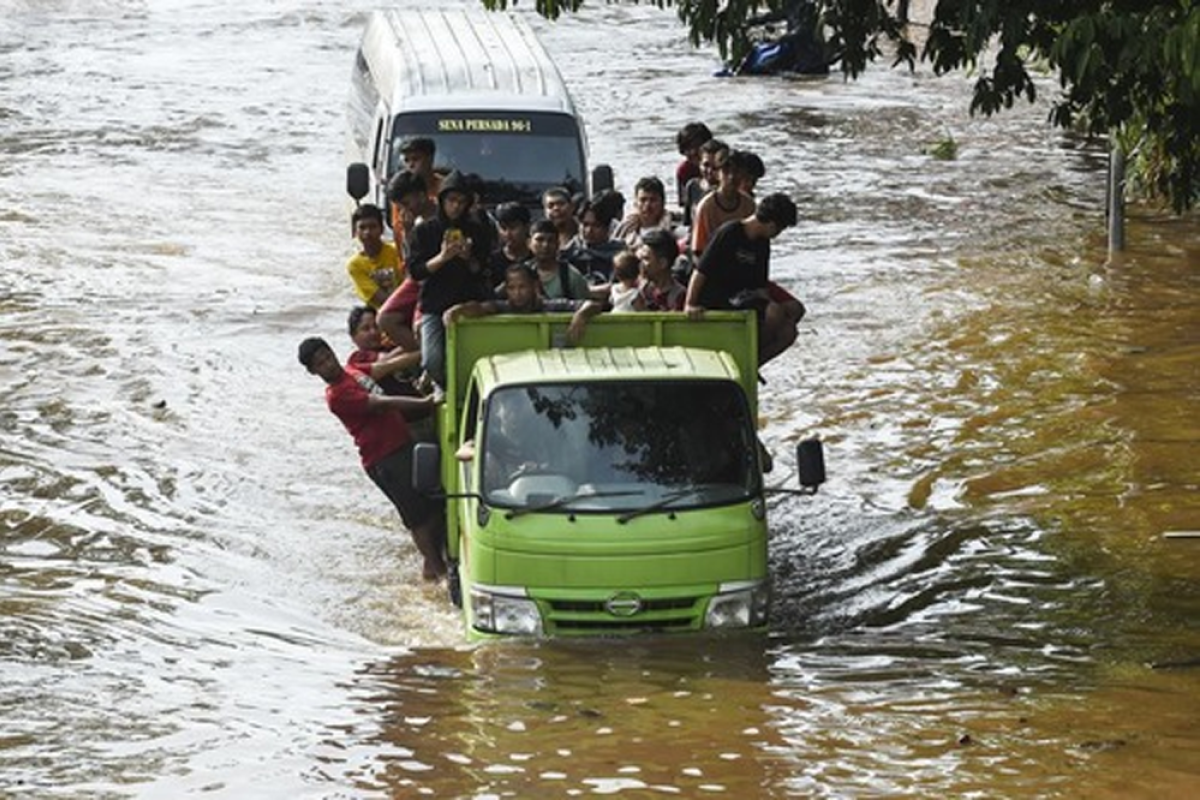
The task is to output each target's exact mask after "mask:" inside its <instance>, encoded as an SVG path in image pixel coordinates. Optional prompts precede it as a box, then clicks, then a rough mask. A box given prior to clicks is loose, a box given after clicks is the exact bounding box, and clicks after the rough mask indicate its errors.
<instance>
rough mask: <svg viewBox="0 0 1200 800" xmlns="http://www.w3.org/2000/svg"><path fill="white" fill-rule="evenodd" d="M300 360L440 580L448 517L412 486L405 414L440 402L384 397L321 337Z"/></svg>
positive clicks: (308, 343) (429, 573)
mask: <svg viewBox="0 0 1200 800" xmlns="http://www.w3.org/2000/svg"><path fill="white" fill-rule="evenodd" d="M299 357H300V363H301V364H303V365H304V368H305V369H307V370H308V371H309V372H310V373H311V374H313V375H318V376H320V378H321V379H322V380H323V381H325V383H326V387H325V402H326V403H327V404H328V406H329V410H330V411H332V412H333V413H334V415H335V416H336V417H337V418H338V419H340V420H341V421H342V424H343V425H344V426H345V427H346V430H347V431H349V433H350V435H351V436H352V437H353V438H354V444H355V445H357V446H358V452H359V456H360V457H361V458H362V465H363V469H365V470H366V472H367V475H368V476H369V477H370V478H371V480H372V481H373V482H374V483H375V485H376V486H378V487H379V489H380V491H382V492H383V493H384V494H385V495H387V498H388V499H389V500H391V501H392V505H394V506H395V507H396V510H397V511H399V512H400V518H401V519H402V520H403V521H404V525H405V526H406V527H407V528H408V530H409V532H410V533H411V535H412V539H413V543H414V544H416V546H417V550H418V551H419V552H420V553H421V556H422V558H423V559H424V561H425V564H424V568H423V569H422V575H423V577H424V578H425V580H428V581H435V580H438V579H439V578H441V577H442V576H443V575H445V574H446V562H445V559H444V558H443V556H442V551H443V549H444V547H445V542H446V518H445V514H444V510H443V508H442V506H441V504H439V503H437V502H435V501H433V500H431V499H430V498H428V497H426V496H425V495H422V494H420V493H418V492H417V491H416V490H415V489H414V488H413V486H412V452H413V444H414V440H413V436H412V434H411V433H410V431H409V429H408V423H407V422H405V419H404V415H405V414H406V413H413V414H416V413H420V412H426V413H427V412H429V411H430V410H432V408H433V406H434V405H435V404H436V402H437V401H435V400H434V399H433V398H430V397H421V398H417V397H394V396H390V395H387V394H384V392H383V390H382V389H380V388H379V385H378V384H377V383H375V381H373V380H372V379H371V378H370V377H369V376H368V375H364V374H363V373H361V372H356V371H354V370H347V369H343V368H342V365H341V364H340V363H338V359H337V356H336V355H334V353H333V349H332V348H331V347H330V346H329V344H328V343H327V342H326V341H325V340H324V339H321V338H318V337H311V338H308V339H305V340H304V341H303V342H301V343H300V351H299Z"/></svg>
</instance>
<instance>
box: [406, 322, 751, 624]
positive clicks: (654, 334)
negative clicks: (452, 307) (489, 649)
mask: <svg viewBox="0 0 1200 800" xmlns="http://www.w3.org/2000/svg"><path fill="white" fill-rule="evenodd" d="M569 319H570V318H569V316H568V315H557V314H545V315H518V316H508V317H487V318H480V319H466V320H460V321H459V322H457V323H456V324H455V325H454V326H452V327H451V328H450V329H449V330H448V332H447V335H448V338H447V355H448V385H447V387H446V402H445V404H444V405H443V407H442V409H441V414H440V418H439V433H440V440H441V441H440V447H438V446H434V445H422V446H419V452H418V455H417V467H416V470H415V471H416V473H417V479H418V488H421V489H423V490H425V491H440V492H442V493H444V495H445V496H446V498H447V521H448V526H449V528H448V530H449V555H450V561H451V565H452V566H451V570H452V575H451V595H452V598H453V599H454V600H455V601H456V602H458V603H459V604H460V605H461V606H462V608H463V612H464V615H465V618H466V622H467V626H468V629H469V631H470V632H471V633H472V634H474V635H477V636H488V635H504V634H516V635H527V636H585V635H604V634H608V635H612V634H624V633H633V632H659V633H669V632H679V631H697V630H704V629H722V630H724V629H748V628H759V627H762V626H764V625H765V624H766V620H767V612H768V608H769V595H770V590H769V576H768V572H767V520H766V504H765V500H764V486H763V476H762V468H761V464H760V456H759V453H760V450H759V446H758V439H757V434H756V431H755V420H756V408H755V400H756V397H755V393H756V390H757V372H756V369H755V364H756V357H755V354H756V352H757V346H756V341H755V327H754V318H753V316H752V315H750V314H746V313H741V312H713V313H710V314H707V315H706V316H705V319H703V320H699V321H694V320H688V319H687V318H686V317H684V316H683V315H680V314H652V313H646V314H613V315H601V316H599V317H597V318H595V319H594V320H592V322H591V323H590V324H589V325H588V328H587V332H586V333H585V336H584V339H583V341H582V342H580V343H579V346H578V347H573V348H567V347H563V346H561V344H562V342H563V341H564V334H565V330H566V327H567V324H568V323H569Z"/></svg>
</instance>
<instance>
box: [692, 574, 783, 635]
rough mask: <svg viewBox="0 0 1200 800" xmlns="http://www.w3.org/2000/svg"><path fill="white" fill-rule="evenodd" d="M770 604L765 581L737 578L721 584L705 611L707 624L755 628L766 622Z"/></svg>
mask: <svg viewBox="0 0 1200 800" xmlns="http://www.w3.org/2000/svg"><path fill="white" fill-rule="evenodd" d="M770 604H771V592H770V587H769V585H768V584H767V582H766V581H738V582H736V583H726V584H722V585H721V589H720V591H719V593H718V594H717V595H716V596H715V597H713V599H712V600H710V601H709V603H708V611H707V612H705V614H704V627H706V628H757V627H759V626H760V625H766V624H767V610H768V608H769V607H770Z"/></svg>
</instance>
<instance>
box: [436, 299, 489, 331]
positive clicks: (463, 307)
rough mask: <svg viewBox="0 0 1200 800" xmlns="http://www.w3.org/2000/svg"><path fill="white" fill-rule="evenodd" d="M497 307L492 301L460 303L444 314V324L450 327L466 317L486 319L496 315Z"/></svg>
mask: <svg viewBox="0 0 1200 800" xmlns="http://www.w3.org/2000/svg"><path fill="white" fill-rule="evenodd" d="M496 311H497V306H496V304H495V303H494V302H492V301H491V300H485V301H483V302H480V301H478V300H468V301H467V302H465V303H459V304H458V305H456V306H451V307H450V308H447V309H446V311H445V313H443V314H442V324H443V325H445V326H446V327H450V326H451V325H453V324H454V321H455V320H459V319H463V318H464V317H486V316H488V315H490V314H495V313H496Z"/></svg>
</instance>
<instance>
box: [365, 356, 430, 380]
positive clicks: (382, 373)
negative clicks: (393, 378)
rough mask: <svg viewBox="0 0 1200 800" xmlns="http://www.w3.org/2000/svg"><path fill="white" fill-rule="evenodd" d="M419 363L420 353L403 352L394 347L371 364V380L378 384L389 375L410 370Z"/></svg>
mask: <svg viewBox="0 0 1200 800" xmlns="http://www.w3.org/2000/svg"><path fill="white" fill-rule="evenodd" d="M420 363H421V353H420V351H417V350H405V349H404V348H403V347H396V348H393V349H392V350H389V351H388V352H387V353H385V354H383V355H382V356H380V357H379V358H377V359H376V360H375V362H374V363H373V364H371V378H372V379H373V380H374V381H376V382H379V381H380V380H381V379H383V378H386V377H387V376H389V375H393V374H395V373H397V372H404V371H405V370H408V369H412V368H414V367H416V366H417V365H419V364H420Z"/></svg>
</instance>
